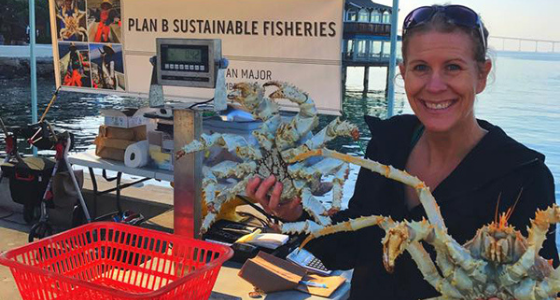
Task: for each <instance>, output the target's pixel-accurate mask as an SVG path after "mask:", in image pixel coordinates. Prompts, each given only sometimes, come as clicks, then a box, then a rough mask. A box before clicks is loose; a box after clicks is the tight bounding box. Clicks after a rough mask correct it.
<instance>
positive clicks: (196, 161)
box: [173, 108, 203, 238]
mask: <svg viewBox="0 0 560 300" xmlns="http://www.w3.org/2000/svg"><path fill="white" fill-rule="evenodd" d="M201 133H202V113H201V112H200V111H196V110H190V109H179V108H178V109H174V110H173V140H174V144H175V151H174V152H173V153H177V151H179V150H180V149H181V147H182V146H184V145H186V144H187V143H190V142H192V141H193V140H195V139H199V138H200V134H201ZM202 158H203V157H202V152H195V153H190V154H186V155H185V156H183V157H182V158H181V159H176V160H175V162H174V163H173V166H174V169H173V177H174V189H173V192H174V194H173V205H174V213H173V217H174V220H173V228H174V230H175V234H177V235H180V236H184V237H189V238H193V237H194V238H199V231H200V225H201V218H202V216H201V215H202Z"/></svg>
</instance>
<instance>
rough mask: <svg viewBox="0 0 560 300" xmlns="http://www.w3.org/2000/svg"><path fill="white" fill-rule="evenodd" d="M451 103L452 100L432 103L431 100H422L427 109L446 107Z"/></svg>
mask: <svg viewBox="0 0 560 300" xmlns="http://www.w3.org/2000/svg"><path fill="white" fill-rule="evenodd" d="M451 103H453V102H452V101H445V102H438V103H433V102H427V101H424V104H425V105H426V107H428V108H429V109H446V108H448V107H449V106H451Z"/></svg>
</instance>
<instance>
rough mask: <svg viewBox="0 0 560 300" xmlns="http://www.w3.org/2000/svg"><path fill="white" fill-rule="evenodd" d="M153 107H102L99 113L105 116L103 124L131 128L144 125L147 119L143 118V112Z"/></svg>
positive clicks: (151, 109)
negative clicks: (122, 108) (121, 108)
mask: <svg viewBox="0 0 560 300" xmlns="http://www.w3.org/2000/svg"><path fill="white" fill-rule="evenodd" d="M153 111H154V109H153V108H149V107H143V108H139V109H136V108H126V109H124V110H116V109H102V110H101V111H100V112H101V115H103V116H104V117H105V125H106V126H112V127H120V128H132V127H137V126H141V125H146V124H147V123H148V122H149V119H147V118H144V114H145V113H150V112H153Z"/></svg>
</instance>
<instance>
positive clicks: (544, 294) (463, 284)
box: [282, 149, 560, 300]
mask: <svg viewBox="0 0 560 300" xmlns="http://www.w3.org/2000/svg"><path fill="white" fill-rule="evenodd" d="M310 156H324V157H332V158H337V159H340V160H344V161H347V162H350V163H354V164H356V165H359V166H361V167H364V168H367V169H369V170H371V171H373V172H376V173H379V174H381V175H383V176H385V177H387V178H390V179H393V180H397V181H400V182H402V183H404V184H406V185H409V186H411V187H413V188H415V190H416V192H417V194H418V196H419V199H420V202H421V204H422V206H423V207H424V209H425V210H426V215H427V216H428V220H422V221H406V220H405V221H402V222H395V221H393V220H392V219H391V218H390V217H385V216H369V217H360V218H357V219H353V220H349V221H347V222H342V223H338V224H335V225H328V226H323V225H320V224H316V223H315V222H313V221H310V220H308V221H305V222H296V223H287V224H283V225H282V230H283V231H284V232H286V233H308V234H309V236H308V238H307V239H306V240H305V241H304V243H303V244H302V247H303V245H305V243H307V242H308V241H309V240H311V239H313V238H316V237H320V236H324V235H328V234H332V233H336V232H341V231H355V230H359V229H361V228H364V227H368V226H380V227H381V228H383V229H384V230H385V232H386V235H385V237H384V238H383V240H382V244H383V263H384V266H385V269H387V271H389V272H392V271H393V268H394V266H395V261H396V259H397V258H398V257H399V256H400V255H401V254H402V253H404V251H407V252H408V253H409V254H410V255H411V257H412V259H413V260H414V261H415V262H416V265H417V267H418V268H419V269H420V271H421V273H422V275H423V276H424V279H425V280H426V281H428V282H429V283H430V284H431V285H432V286H433V287H434V288H435V289H436V290H437V291H438V292H440V293H441V296H440V297H438V298H436V299H441V300H443V299H466V300H474V299H487V298H492V297H497V298H499V299H502V300H508V299H517V300H542V299H551V300H552V299H556V295H557V294H558V293H559V292H560V267H559V268H556V269H554V268H553V267H552V265H551V263H549V262H548V261H546V260H545V259H544V258H542V257H540V256H539V255H538V253H539V250H540V249H541V247H542V244H543V242H544V240H545V238H546V234H547V231H548V229H549V227H550V225H551V224H555V223H558V222H560V207H559V206H557V205H555V204H554V205H552V206H551V207H549V208H548V209H546V210H544V211H541V210H538V211H537V212H536V216H535V219H534V220H532V221H531V226H530V228H528V237H524V236H523V235H522V234H521V233H520V232H519V231H517V230H515V228H513V227H512V226H510V225H508V224H507V220H508V218H509V216H510V215H511V212H512V210H510V211H508V212H507V213H504V214H502V215H501V216H500V217H499V218H498V216H496V219H495V220H494V222H492V223H490V224H488V225H485V226H483V227H481V228H480V229H479V230H478V231H477V233H476V235H475V237H474V238H473V239H472V240H470V241H468V242H467V243H465V244H464V245H461V244H459V243H458V242H457V241H455V239H453V237H452V236H450V235H449V234H448V233H447V228H446V226H445V223H444V221H443V218H442V216H441V213H440V211H439V207H438V206H437V204H436V202H435V199H434V197H433V196H432V194H431V193H430V190H429V188H428V187H426V185H425V184H424V183H423V182H422V181H420V180H419V179H418V178H416V177H414V176H412V175H410V174H408V173H406V172H404V171H401V170H397V169H394V168H393V167H390V166H386V165H382V164H380V163H378V162H375V161H371V160H367V159H361V158H356V157H352V156H348V155H345V154H341V153H337V152H334V151H330V150H326V149H316V150H312V151H308V152H306V153H301V154H300V155H298V156H297V157H295V158H294V161H299V160H302V159H306V158H308V157H310ZM421 241H423V242H426V243H428V244H430V245H432V246H433V247H434V249H435V251H436V259H435V263H434V262H433V261H432V259H431V257H430V255H429V254H428V252H427V251H426V250H425V249H424V247H423V245H422V244H421ZM436 265H437V267H436Z"/></svg>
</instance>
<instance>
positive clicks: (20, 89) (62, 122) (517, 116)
mask: <svg viewBox="0 0 560 300" xmlns="http://www.w3.org/2000/svg"><path fill="white" fill-rule="evenodd" d="M362 76H363V69H362V68H349V71H348V79H347V93H346V95H345V99H344V102H343V111H344V117H345V118H347V119H349V120H350V121H351V122H353V123H355V124H357V125H358V126H359V127H360V130H361V133H362V138H361V142H359V143H355V142H352V141H351V140H349V139H340V140H338V141H336V142H335V143H332V144H330V145H329V147H330V148H334V149H337V150H339V151H342V152H346V153H349V154H354V155H361V153H362V152H361V148H362V147H365V145H366V144H367V140H369V138H370V135H369V131H368V129H367V126H366V125H365V123H364V121H363V115H365V114H369V115H376V116H381V117H384V116H386V115H387V111H386V109H387V105H386V102H385V96H384V88H385V76H386V71H385V69H384V68H372V69H371V70H370V80H369V82H370V90H371V92H370V93H368V95H367V97H363V96H362V93H361V89H362V82H363V79H362ZM494 78H495V79H494V80H493V82H492V80H491V82H490V83H489V86H488V87H487V89H486V91H485V92H484V93H483V94H481V95H479V97H478V100H477V104H476V114H477V117H478V118H482V119H486V120H488V121H490V122H491V123H493V124H496V125H498V126H500V127H502V128H503V129H504V130H505V131H506V132H507V133H508V134H509V135H510V136H512V137H513V138H515V139H517V140H518V141H520V142H522V143H524V144H526V145H527V146H529V147H531V148H533V149H535V150H537V151H539V152H541V153H543V154H545V155H546V163H547V165H548V167H549V168H550V169H551V171H552V173H553V175H554V178H555V183H556V185H557V186H560V147H558V145H559V144H560V143H559V142H560V135H559V134H558V133H556V132H555V131H556V130H557V129H559V128H560V105H559V104H557V101H558V99H560V55H555V54H539V53H534V54H533V53H528V54H527V53H523V54H519V53H503V54H498V55H497V57H496V58H495V61H494ZM402 86H403V85H402V81H399V80H397V81H396V88H395V89H396V96H395V114H401V113H412V111H411V110H410V107H409V106H408V103H407V101H406V97H405V95H404V92H403V88H402ZM38 89H39V91H38V95H39V96H38V97H39V99H38V103H39V116H40V115H41V114H42V112H43V111H44V110H45V108H46V106H47V104H48V102H49V101H50V98H51V95H52V92H53V91H54V81H50V80H39V81H38ZM29 94H30V92H29V82H28V81H27V80H10V81H0V116H1V117H2V118H3V119H4V122H5V123H6V124H7V125H23V124H25V123H27V122H29V121H30V117H29V116H30V115H31V110H30V102H31V101H30V99H29V97H30V96H29ZM146 105H147V100H145V99H139V98H128V97H118V96H105V95H92V94H80V93H68V92H61V93H60V96H59V99H58V100H57V101H56V103H55V105H54V106H53V107H52V108H51V111H50V112H49V114H48V117H47V120H49V121H50V122H51V123H54V124H55V126H56V127H57V128H59V129H65V130H70V131H72V132H73V133H74V134H75V135H76V141H77V143H76V144H77V147H76V150H77V151H84V150H85V149H92V148H94V146H93V145H92V142H93V139H94V137H95V135H96V134H97V129H98V127H99V125H101V124H102V122H103V119H102V117H101V116H100V114H99V110H100V109H102V108H112V107H129V106H132V107H138V106H146ZM332 119H333V117H330V116H323V117H321V119H320V128H322V126H324V125H326V124H327V123H328V122H329V121H330V120H332ZM20 147H25V144H23V143H20ZM3 149H4V144H3V140H1V141H0V153H1V151H2V150H3ZM24 151H25V152H28V153H29V149H24ZM481 171H483V170H481ZM356 176H357V168H352V170H351V174H350V178H349V180H348V183H347V184H346V185H345V199H344V200H345V201H344V202H347V201H348V199H349V197H350V196H351V195H352V191H353V186H354V182H355V179H356ZM326 197H328V196H326ZM556 197H557V199H560V188H559V189H558V190H557V191H556Z"/></svg>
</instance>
